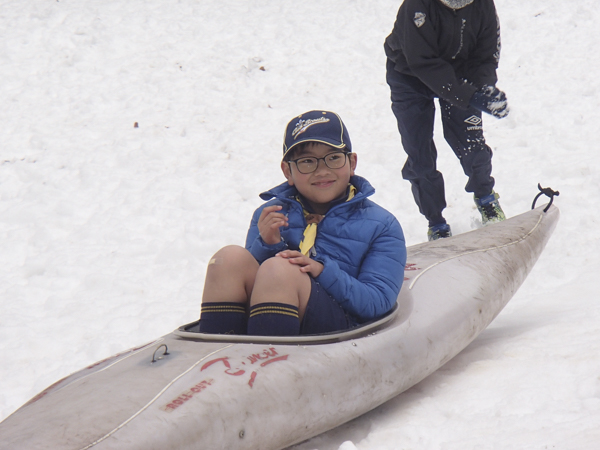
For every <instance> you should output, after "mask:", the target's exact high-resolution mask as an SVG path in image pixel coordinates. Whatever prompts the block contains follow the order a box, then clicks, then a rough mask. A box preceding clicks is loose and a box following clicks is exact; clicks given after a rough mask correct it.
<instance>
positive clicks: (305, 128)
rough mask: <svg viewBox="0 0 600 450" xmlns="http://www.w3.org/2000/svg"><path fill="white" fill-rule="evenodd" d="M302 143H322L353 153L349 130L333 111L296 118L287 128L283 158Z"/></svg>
mask: <svg viewBox="0 0 600 450" xmlns="http://www.w3.org/2000/svg"><path fill="white" fill-rule="evenodd" d="M302 142H320V143H322V144H327V145H331V146H332V147H334V148H339V149H340V150H341V149H343V148H345V149H346V150H348V151H349V152H351V151H352V144H351V142H350V136H349V135H348V130H347V129H346V126H345V125H344V122H342V119H341V118H340V116H338V115H337V114H336V113H333V112H331V111H321V110H318V111H308V112H305V113H304V114H300V115H299V116H297V117H294V118H293V119H292V120H290V122H289V123H288V124H287V127H286V128H285V135H284V137H283V157H284V158H285V155H287V154H288V153H289V151H290V150H292V149H293V148H294V147H295V146H297V145H298V144H300V143H302Z"/></svg>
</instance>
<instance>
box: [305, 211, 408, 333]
mask: <svg viewBox="0 0 600 450" xmlns="http://www.w3.org/2000/svg"><path fill="white" fill-rule="evenodd" d="M317 259H319V260H320V262H321V263H323V267H324V268H323V272H321V274H320V275H319V276H318V277H316V278H315V280H316V281H318V282H319V284H321V286H323V288H324V289H325V290H326V291H327V292H328V293H329V294H330V295H331V296H332V297H334V298H335V299H336V300H337V301H338V302H339V303H340V304H341V305H342V307H343V308H344V309H345V310H346V311H347V312H348V313H350V314H351V315H352V316H354V317H356V318H357V319H359V321H361V322H366V321H368V320H371V319H375V318H377V317H379V316H381V315H383V314H385V313H386V312H388V311H389V310H390V309H391V308H392V306H393V305H394V304H395V303H396V299H397V297H398V293H399V292H400V288H401V287H402V282H403V280H404V266H405V265H406V245H405V242H404V234H403V232H402V228H401V227H400V224H399V223H398V221H397V220H396V219H395V218H392V219H391V220H390V222H389V223H388V224H387V226H386V228H385V229H384V231H383V232H382V233H380V234H379V235H378V236H377V237H376V238H375V240H374V242H373V243H372V245H371V246H370V248H369V250H368V251H367V253H366V255H365V257H364V259H363V262H362V264H361V267H360V271H359V274H358V277H356V278H355V277H352V276H351V275H349V274H348V273H347V272H345V271H343V270H342V269H341V268H340V266H339V265H338V263H337V262H336V261H335V260H334V259H332V258H329V257H327V256H323V257H322V258H317Z"/></svg>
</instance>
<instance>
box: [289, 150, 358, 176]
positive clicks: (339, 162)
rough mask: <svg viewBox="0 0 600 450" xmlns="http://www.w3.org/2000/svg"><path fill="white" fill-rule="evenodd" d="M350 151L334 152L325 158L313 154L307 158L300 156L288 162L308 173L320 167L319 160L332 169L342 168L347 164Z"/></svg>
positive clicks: (299, 170)
mask: <svg viewBox="0 0 600 450" xmlns="http://www.w3.org/2000/svg"><path fill="white" fill-rule="evenodd" d="M349 154H350V153H348V152H334V153H329V154H328V155H325V156H324V157H323V158H315V157H313V156H307V157H305V158H298V159H293V160H290V161H288V164H290V163H295V164H296V168H297V169H298V172H300V173H303V174H307V173H313V172H314V171H315V170H317V167H319V161H321V160H323V162H325V165H326V166H327V167H329V168H330V169H341V168H342V167H344V166H345V165H346V156H347V155H349Z"/></svg>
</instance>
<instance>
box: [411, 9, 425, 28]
mask: <svg viewBox="0 0 600 450" xmlns="http://www.w3.org/2000/svg"><path fill="white" fill-rule="evenodd" d="M425 17H427V15H426V14H425V13H422V12H416V13H415V17H414V19H413V21H414V22H415V25H416V26H417V28H421V27H422V26H423V24H424V23H425Z"/></svg>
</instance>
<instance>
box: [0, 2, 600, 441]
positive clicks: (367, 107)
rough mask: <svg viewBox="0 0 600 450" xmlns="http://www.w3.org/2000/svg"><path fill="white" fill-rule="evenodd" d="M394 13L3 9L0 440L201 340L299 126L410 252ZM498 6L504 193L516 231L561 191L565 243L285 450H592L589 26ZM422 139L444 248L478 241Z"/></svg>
mask: <svg viewBox="0 0 600 450" xmlns="http://www.w3.org/2000/svg"><path fill="white" fill-rule="evenodd" d="M399 3H400V2H399V1H390V0H371V1H368V2H367V1H358V0H336V1H328V2H323V1H319V0H305V1H303V2H300V3H298V2H291V1H288V0H278V1H267V0H203V1H198V0H180V1H178V2H174V1H173V2H165V1H163V0H127V1H117V0H86V1H85V2H82V1H77V0H57V1H51V0H30V1H27V2H23V1H21V0H2V1H1V8H0V28H1V29H2V30H4V31H3V37H2V39H1V40H0V80H2V82H1V83H0V104H1V105H2V108H0V123H1V124H2V125H1V126H0V280H1V283H0V305H1V307H2V308H1V314H0V354H1V355H2V364H1V365H0V379H1V380H2V381H1V385H0V386H1V388H0V419H3V418H5V417H6V416H8V415H9V414H10V413H12V412H13V411H14V410H16V409H17V408H18V407H19V406H20V405H22V404H23V403H25V402H26V401H27V400H28V399H30V398H31V397H33V396H34V395H35V394H36V393H38V392H39V391H41V390H42V389H44V388H46V387H47V386H48V385H50V384H52V383H54V382H55V381H57V380H58V379H60V378H62V377H64V376H66V375H68V374H70V373H72V372H74V371H76V370H78V369H80V368H82V367H84V366H86V365H89V364H91V363H93V362H94V361H97V360H100V359H102V358H105V357H107V356H109V355H111V354H114V353H117V352H119V351H122V350H125V349H128V348H131V347H134V346H137V345H140V344H143V343H145V342H148V341H150V340H152V339H154V338H156V337H158V336H161V335H164V334H167V333H169V332H170V331H172V330H173V329H175V328H176V327H177V326H179V325H181V324H183V323H187V322H191V321H193V320H195V319H196V318H197V316H198V314H199V307H200V298H201V294H202V288H203V282H204V273H205V270H206V265H207V262H208V260H209V259H210V257H211V255H212V254H213V253H214V252H215V251H216V250H217V249H218V248H220V247H221V246H223V245H226V244H243V242H244V238H245V233H246V230H247V227H248V224H249V220H250V216H251V213H252V212H253V211H254V209H255V208H256V207H257V206H258V205H260V203H261V201H260V199H259V198H258V193H259V192H261V191H262V190H265V189H267V188H270V187H272V186H274V185H276V184H278V183H280V182H281V181H283V176H282V174H281V172H280V169H279V161H280V157H281V137H282V133H283V129H284V126H285V124H286V123H287V121H288V120H289V119H290V118H292V117H293V116H295V115H297V114H299V113H301V112H304V111H307V110H311V109H321V108H322V109H329V110H333V111H336V112H337V113H339V114H340V115H341V116H342V118H343V119H344V121H345V122H346V125H347V126H348V128H349V130H350V134H351V137H352V142H353V145H354V148H355V150H356V151H357V153H358V156H359V165H358V173H359V174H360V175H363V176H365V177H366V178H368V179H369V180H370V181H371V183H372V184H373V185H374V186H375V188H376V189H377V193H376V195H375V197H374V200H376V201H377V202H378V203H380V204H381V205H382V206H384V207H386V208H387V209H389V210H390V211H392V212H393V213H394V214H396V215H397V217H398V218H399V220H400V222H401V223H402V225H403V227H404V230H405V233H406V237H407V241H408V244H409V245H412V244H416V243H419V242H422V241H423V240H425V238H426V225H427V224H426V221H425V220H424V219H423V218H422V217H421V216H420V215H419V213H418V211H417V208H416V206H415V204H414V201H413V199H412V196H411V193H410V186H409V184H408V183H407V182H405V181H403V180H402V179H401V175H400V169H401V167H402V165H403V162H404V153H403V151H402V148H401V144H400V137H399V135H398V132H397V129H396V124H395V119H394V117H393V115H392V112H391V110H390V101H389V89H388V87H387V85H386V83H385V69H384V67H385V57H384V53H383V46H382V44H383V40H384V39H385V37H386V36H387V34H388V33H389V31H390V30H391V28H392V25H393V22H394V19H395V15H396V12H397V9H398V7H399ZM496 6H497V8H498V13H499V16H500V19H501V23H502V38H503V50H502V58H501V62H500V70H499V78H500V81H499V83H498V87H499V88H500V89H502V90H503V91H505V92H506V94H507V97H508V100H509V104H510V107H511V113H510V115H509V116H508V117H507V118H505V119H502V120H497V119H495V118H493V117H490V116H486V117H485V118H484V126H485V130H486V137H487V141H488V143H489V145H490V146H491V147H492V148H493V150H494V161H493V162H494V176H495V178H496V181H497V184H496V191H497V192H499V193H500V196H501V197H500V202H501V204H502V206H503V208H504V211H505V212H506V214H507V215H508V216H513V215H516V214H519V213H521V212H523V211H526V210H527V209H529V208H530V207H531V202H532V200H533V197H534V196H535V195H536V194H537V187H536V186H537V183H541V184H542V186H544V187H547V186H550V187H552V188H554V189H556V190H559V191H560V197H558V198H557V199H556V200H555V204H556V205H557V206H558V207H559V208H560V209H561V212H562V218H561V221H560V223H559V225H558V228H557V230H556V232H555V234H554V236H553V238H552V239H551V241H550V243H549V245H548V246H547V248H546V250H545V252H544V254H543V255H542V257H541V258H540V260H539V262H538V264H537V265H536V267H535V268H534V270H533V271H532V273H531V274H530V276H529V278H528V279H527V280H526V282H525V284H524V285H523V286H522V288H521V289H520V290H519V291H518V292H517V294H516V295H515V297H514V298H513V299H512V301H511V302H510V303H509V304H508V306H507V307H506V308H505V310H504V311H503V312H502V313H501V314H500V315H499V316H498V317H497V319H496V320H495V321H494V322H493V323H492V324H491V326H490V327H489V328H488V329H487V330H486V331H484V332H483V333H482V334H481V335H480V337H479V338H478V339H476V340H475V341H474V342H473V343H472V344H471V345H470V346H468V347H467V348H466V349H465V350H464V351H463V352H462V353H460V354H459V355H458V356H457V357H456V358H454V359H453V360H452V361H450V362H449V363H447V364H446V365H445V366H444V367H442V368H441V369H440V370H438V371H437V372H435V373H434V374H433V375H431V376H430V377H428V378H427V379H425V380H424V381H423V382H421V383H419V384H418V385H416V386H415V387H413V388H412V389H410V390H409V391H407V392H406V393H404V394H402V395H400V396H398V397H397V398H395V399H393V400H392V401H390V402H388V403H386V404H384V405H382V406H381V407H379V408H377V409H375V410H374V411H372V412H370V413H368V414H366V415H364V416H362V417H360V418H358V419H356V420H354V421H352V422H350V423H348V424H346V425H343V426H341V427H339V428H337V429H335V430H332V431H330V432H328V433H325V434H323V435H321V436H318V437H316V438H313V439H312V440H310V441H308V442H305V443H303V444H299V445H297V446H295V447H294V449H295V450H312V449H319V450H350V449H358V450H377V449H445V450H446V449H457V450H458V449H461V450H462V449H478V450H486V449H507V448H519V449H546V448H557V449H558V448H563V449H564V448H577V449H595V448H598V442H600V427H599V426H598V425H599V423H600V304H599V302H598V297H597V291H598V286H599V281H598V278H596V277H597V276H598V273H599V272H600V256H599V249H600V245H599V242H600V234H599V233H598V230H597V229H596V227H598V226H599V223H598V221H599V219H598V214H597V212H598V192H600V170H599V169H600V157H599V156H598V154H597V153H596V152H597V147H598V131H599V128H598V123H600V114H599V112H598V105H599V104H600V77H598V76H597V75H598V73H600V57H599V56H598V52H597V45H598V42H600V27H598V22H599V21H600V12H599V10H598V7H597V3H596V1H595V0H578V1H576V2H565V1H559V0H530V1H527V2H523V1H518V0H496ZM437 120H438V124H437V128H436V136H435V137H436V142H437V144H438V150H439V153H440V155H439V168H440V170H441V171H442V172H443V173H444V175H445V179H446V190H447V201H448V208H447V209H446V217H447V219H448V221H449V223H450V224H451V225H452V229H453V231H454V233H455V234H457V233H461V232H466V231H469V230H471V229H473V228H476V227H478V226H480V218H479V217H478V213H477V210H476V209H475V206H474V204H473V201H472V198H471V197H470V196H469V195H468V194H467V193H465V191H464V188H463V186H464V184H465V183H466V177H465V176H464V175H463V174H462V172H461V169H460V165H459V163H458V161H457V160H456V158H455V156H454V155H453V154H452V152H451V151H450V149H449V148H448V147H447V145H446V144H445V143H444V141H443V137H442V135H441V126H440V124H439V118H438V119H437ZM594 205H595V206H594ZM292 407H293V406H292Z"/></svg>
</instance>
